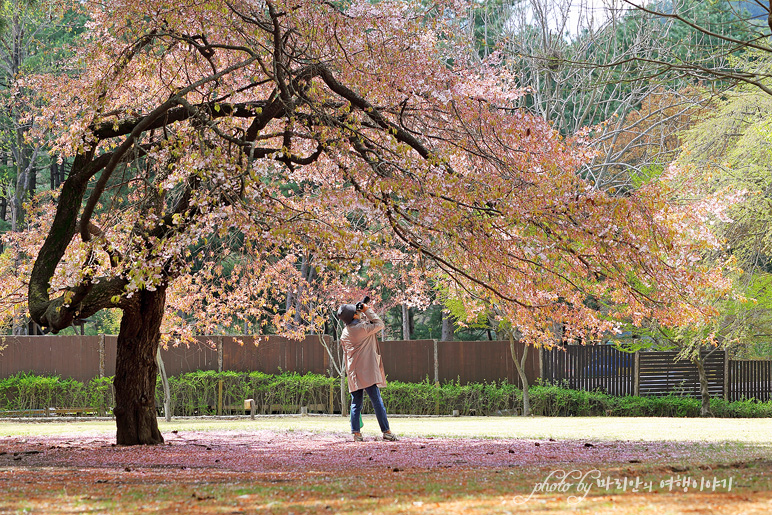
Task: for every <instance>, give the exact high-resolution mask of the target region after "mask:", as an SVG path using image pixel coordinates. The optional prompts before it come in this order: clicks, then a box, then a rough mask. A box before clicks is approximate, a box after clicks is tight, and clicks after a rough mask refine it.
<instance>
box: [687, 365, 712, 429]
mask: <svg viewBox="0 0 772 515" xmlns="http://www.w3.org/2000/svg"><path fill="white" fill-rule="evenodd" d="M692 363H694V364H695V366H696V367H697V375H698V376H699V378H700V398H701V399H702V404H701V406H700V416H701V417H712V416H713V412H712V411H710V391H709V390H708V374H707V373H706V372H705V362H704V359H703V357H702V355H700V353H699V352H698V353H697V355H696V356H695V357H693V358H692Z"/></svg>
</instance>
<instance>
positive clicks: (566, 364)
mask: <svg viewBox="0 0 772 515" xmlns="http://www.w3.org/2000/svg"><path fill="white" fill-rule="evenodd" d="M541 355H542V379H543V380H544V381H548V382H550V383H553V384H558V385H566V386H567V387H568V388H573V389H576V390H589V391H592V390H600V391H603V392H606V393H608V394H610V395H632V394H633V385H634V380H633V379H634V373H635V370H634V369H635V367H634V365H635V356H634V355H633V354H630V353H627V352H621V351H619V350H617V349H615V348H613V347H608V346H602V347H601V346H597V347H584V346H580V345H570V346H567V347H566V348H565V350H563V349H559V348H555V349H551V350H547V349H542V353H541Z"/></svg>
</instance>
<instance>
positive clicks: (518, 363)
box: [509, 331, 531, 417]
mask: <svg viewBox="0 0 772 515" xmlns="http://www.w3.org/2000/svg"><path fill="white" fill-rule="evenodd" d="M509 352H510V353H511V354H512V361H514V362H515V369H517V375H519V376H520V381H521V382H522V383H523V416H524V417H528V416H530V415H531V392H530V385H529V384H528V376H526V375H525V360H526V359H527V358H528V345H524V346H523V356H522V357H521V358H520V360H518V358H517V352H516V351H515V336H514V335H513V334H512V331H509Z"/></svg>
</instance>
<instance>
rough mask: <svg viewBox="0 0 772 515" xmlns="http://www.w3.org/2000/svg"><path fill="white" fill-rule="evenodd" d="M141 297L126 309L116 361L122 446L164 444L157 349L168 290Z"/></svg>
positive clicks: (145, 293) (116, 399)
mask: <svg viewBox="0 0 772 515" xmlns="http://www.w3.org/2000/svg"><path fill="white" fill-rule="evenodd" d="M136 297H138V298H137V300H136V301H135V302H132V303H131V304H130V305H129V306H128V307H126V308H125V309H124V310H123V318H122V319H121V329H120V332H119V333H118V356H117V359H116V362H115V380H114V382H113V384H114V385H115V409H114V410H113V413H114V414H115V422H116V425H117V426H118V433H117V438H116V440H117V443H118V445H143V444H145V445H154V444H160V443H163V441H164V439H163V436H161V432H160V431H159V430H158V418H157V414H156V406H155V384H156V377H157V375H158V365H157V363H156V352H157V350H158V340H159V338H160V336H161V320H162V319H163V314H164V306H165V304H166V291H165V289H164V288H159V289H158V290H156V291H146V290H142V291H140V292H139V293H138V294H137V295H136Z"/></svg>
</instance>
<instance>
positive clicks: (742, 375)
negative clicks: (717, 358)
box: [728, 360, 772, 401]
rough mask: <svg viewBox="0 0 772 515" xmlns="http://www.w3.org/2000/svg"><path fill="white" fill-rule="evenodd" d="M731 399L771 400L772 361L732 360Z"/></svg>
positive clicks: (730, 376)
mask: <svg viewBox="0 0 772 515" xmlns="http://www.w3.org/2000/svg"><path fill="white" fill-rule="evenodd" d="M728 369H729V400H730V401H739V400H742V399H756V400H758V401H768V400H770V393H771V392H772V361H761V360H730V361H729V367H728Z"/></svg>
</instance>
